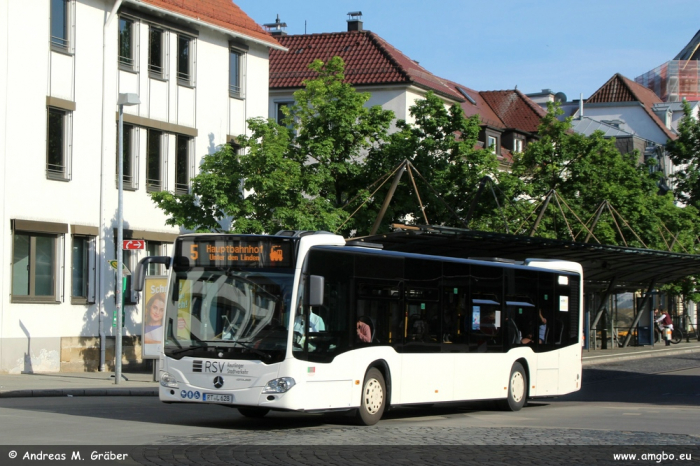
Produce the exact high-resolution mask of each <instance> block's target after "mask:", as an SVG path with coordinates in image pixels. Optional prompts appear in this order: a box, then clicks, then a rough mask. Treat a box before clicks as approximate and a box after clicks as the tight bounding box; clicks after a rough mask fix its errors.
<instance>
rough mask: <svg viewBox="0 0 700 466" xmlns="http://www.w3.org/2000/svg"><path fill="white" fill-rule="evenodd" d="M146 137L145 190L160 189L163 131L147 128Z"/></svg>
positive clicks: (161, 187) (161, 185) (161, 186)
mask: <svg viewBox="0 0 700 466" xmlns="http://www.w3.org/2000/svg"><path fill="white" fill-rule="evenodd" d="M146 139H147V141H146V150H147V154H146V190H147V191H149V192H152V191H161V190H163V189H164V186H163V182H162V176H161V174H162V170H161V163H162V157H161V156H162V153H163V149H162V147H163V133H162V132H160V131H156V130H153V129H149V130H148V134H147V137H146Z"/></svg>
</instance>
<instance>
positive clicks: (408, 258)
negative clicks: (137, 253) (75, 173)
mask: <svg viewBox="0 0 700 466" xmlns="http://www.w3.org/2000/svg"><path fill="white" fill-rule="evenodd" d="M151 262H160V263H165V264H166V265H169V267H170V278H169V287H168V295H167V303H166V304H167V306H166V307H167V310H166V313H165V316H164V326H165V339H164V344H163V346H162V355H161V372H160V392H159V394H160V399H161V401H163V402H166V403H217V404H224V405H228V406H233V407H237V408H238V410H239V411H240V413H241V414H243V415H244V416H248V417H258V416H264V415H265V414H267V413H268V412H269V411H270V410H288V411H298V412H327V411H342V410H346V411H348V410H353V411H355V412H356V413H357V419H358V421H359V422H360V423H362V424H366V425H372V424H375V423H376V422H377V421H379V419H380V418H381V417H382V414H383V413H384V412H385V410H387V409H389V408H390V407H396V406H401V405H408V404H411V405H414V404H420V403H426V404H435V403H440V402H455V401H462V400H485V399H496V400H499V404H500V405H501V406H502V408H503V409H506V410H513V411H516V410H519V409H520V408H521V407H522V406H523V405H524V404H525V402H526V400H527V399H528V398H535V397H543V396H553V395H562V394H566V393H570V392H573V391H576V390H578V389H579V388H580V387H581V342H580V336H581V328H582V316H583V312H582V310H581V305H582V301H583V299H582V291H583V290H582V269H581V266H580V265H579V264H577V263H572V262H565V261H552V260H537V259H532V260H527V261H524V262H517V263H516V262H505V261H500V260H484V259H480V260H473V259H459V258H452V257H439V256H430V255H418V254H409V253H400V252H391V251H384V250H383V249H381V248H380V247H372V245H356V243H353V242H352V241H350V242H346V240H345V239H344V238H343V237H341V236H337V235H333V234H330V233H325V232H282V233H280V234H277V235H274V236H269V235H230V234H191V235H183V236H180V237H179V238H178V239H177V240H176V242H175V247H174V254H173V257H172V258H170V257H148V258H146V259H144V260H142V261H141V263H140V264H139V270H138V271H137V275H136V280H135V281H136V283H137V284H136V288H137V289H139V283H141V285H140V286H141V287H142V283H143V275H144V267H145V266H146V265H147V264H148V263H151Z"/></svg>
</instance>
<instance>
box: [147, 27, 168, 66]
mask: <svg viewBox="0 0 700 466" xmlns="http://www.w3.org/2000/svg"><path fill="white" fill-rule="evenodd" d="M163 34H164V32H163V30H162V29H158V28H154V27H151V28H150V30H149V31H148V72H149V73H150V75H151V76H153V77H156V78H161V79H162V78H165V73H164V72H163V71H164V68H163V56H164V54H165V53H164V52H165V51H164V48H163Z"/></svg>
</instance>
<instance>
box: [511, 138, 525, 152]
mask: <svg viewBox="0 0 700 466" xmlns="http://www.w3.org/2000/svg"><path fill="white" fill-rule="evenodd" d="M522 151H523V140H522V139H513V152H522Z"/></svg>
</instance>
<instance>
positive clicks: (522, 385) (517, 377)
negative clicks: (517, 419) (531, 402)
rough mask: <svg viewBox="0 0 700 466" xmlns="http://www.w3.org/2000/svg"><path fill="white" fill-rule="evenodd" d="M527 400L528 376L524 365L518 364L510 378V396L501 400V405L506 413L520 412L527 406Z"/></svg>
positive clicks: (514, 365)
mask: <svg viewBox="0 0 700 466" xmlns="http://www.w3.org/2000/svg"><path fill="white" fill-rule="evenodd" d="M526 400H527V374H526V373H525V369H524V368H523V366H522V364H520V363H519V362H516V363H515V364H513V367H512V368H511V370H510V377H509V378H508V395H507V397H506V399H505V400H499V405H500V408H501V409H502V410H504V411H520V409H522V407H523V406H525V401H526Z"/></svg>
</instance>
